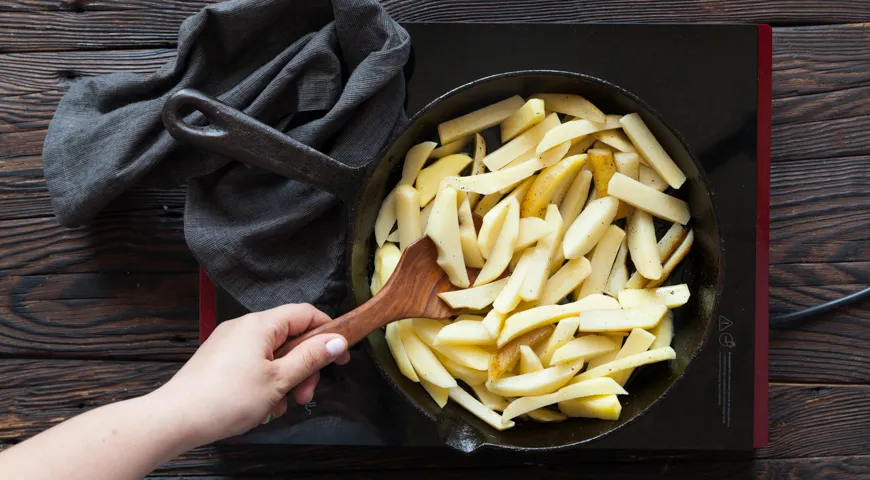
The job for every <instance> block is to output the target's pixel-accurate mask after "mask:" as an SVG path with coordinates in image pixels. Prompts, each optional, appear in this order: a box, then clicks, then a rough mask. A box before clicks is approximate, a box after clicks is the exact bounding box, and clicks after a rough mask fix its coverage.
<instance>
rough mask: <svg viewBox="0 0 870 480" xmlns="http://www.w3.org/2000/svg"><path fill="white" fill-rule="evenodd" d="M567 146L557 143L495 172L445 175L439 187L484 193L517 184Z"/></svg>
mask: <svg viewBox="0 0 870 480" xmlns="http://www.w3.org/2000/svg"><path fill="white" fill-rule="evenodd" d="M569 147H570V145H568V143H567V142H565V143H563V144H562V145H557V146H556V147H554V148H553V149H551V150H549V151H547V152H544V153H543V154H541V155H540V156H538V157H535V158H533V159H532V160H529V161H528V162H523V163H521V164H519V165H517V166H515V167H508V168H504V169H501V170H499V171H497V172H490V173H484V174H481V175H474V176H467V177H458V176H451V177H446V178H444V180H443V181H442V182H441V188H444V187H453V188H455V189H457V190H461V191H463V192H474V193H480V194H484V195H489V194H491V193H495V192H499V191H502V190H504V189H506V188H509V187H511V186H513V185H517V184H518V183H519V182H521V181H523V180H525V179H526V178H529V177H530V176H532V175H533V174H534V173H535V172H537V171H538V170H541V169H543V168H547V167H549V166H551V165H554V164H556V163H557V162H558V161H559V160H561V159H562V157H564V156H565V152H567V151H568V148H569Z"/></svg>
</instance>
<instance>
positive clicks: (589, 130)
mask: <svg viewBox="0 0 870 480" xmlns="http://www.w3.org/2000/svg"><path fill="white" fill-rule="evenodd" d="M603 129H604V124H601V123H594V122H590V121H589V120H571V121H570V122H566V123H563V124H561V125H558V126H555V127H553V128H551V129H550V130H549V131H548V132H547V133H546V134H545V135H544V137H543V138H542V139H541V142H540V143H538V146H537V147H535V152H536V153H537V154H538V155H540V154H542V153H544V152H546V151H547V150H549V149H551V148H553V147H555V146H556V145H560V144H562V143H564V142H570V141H572V140H574V139H575V138H579V137H583V136H586V135H590V134H593V133H595V132H600V131H601V130H603Z"/></svg>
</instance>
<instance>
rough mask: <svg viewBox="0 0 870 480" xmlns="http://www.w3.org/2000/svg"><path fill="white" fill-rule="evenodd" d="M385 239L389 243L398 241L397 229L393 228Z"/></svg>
mask: <svg viewBox="0 0 870 480" xmlns="http://www.w3.org/2000/svg"><path fill="white" fill-rule="evenodd" d="M387 241H388V242H391V243H399V230H398V229H396V230H393V231H392V233H390V235H389V236H387Z"/></svg>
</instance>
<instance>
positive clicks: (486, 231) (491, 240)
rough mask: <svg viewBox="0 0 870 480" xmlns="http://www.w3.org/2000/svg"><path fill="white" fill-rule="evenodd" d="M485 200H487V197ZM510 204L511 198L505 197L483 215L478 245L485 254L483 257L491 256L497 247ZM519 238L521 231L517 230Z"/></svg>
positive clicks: (478, 234)
mask: <svg viewBox="0 0 870 480" xmlns="http://www.w3.org/2000/svg"><path fill="white" fill-rule="evenodd" d="M483 200H486V197H484V198H483ZM483 200H481V203H482V202H483ZM510 204H511V199H510V198H505V199H504V200H502V201H501V202H499V203H498V205H496V206H495V207H493V209H492V210H490V211H489V213H487V214H486V215H485V216H484V217H483V222H482V223H481V225H480V231H479V232H478V233H477V245H478V246H479V247H480V253H481V254H482V255H483V258H489V257H490V255H492V250H493V249H494V248H495V243H496V241H498V235H499V233H500V232H501V229H502V227H503V226H504V222H505V219H506V218H507V213H508V210H509V209H510ZM517 230H519V226H517ZM517 239H519V232H517Z"/></svg>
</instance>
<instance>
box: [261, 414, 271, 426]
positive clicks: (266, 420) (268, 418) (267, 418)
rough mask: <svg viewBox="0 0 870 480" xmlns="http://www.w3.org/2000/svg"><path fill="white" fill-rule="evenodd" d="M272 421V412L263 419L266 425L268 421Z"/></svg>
mask: <svg viewBox="0 0 870 480" xmlns="http://www.w3.org/2000/svg"><path fill="white" fill-rule="evenodd" d="M271 421H272V414H271V413H270V414H269V416H268V417H266V419H265V420H263V425H265V424H267V423H269V422H271Z"/></svg>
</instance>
